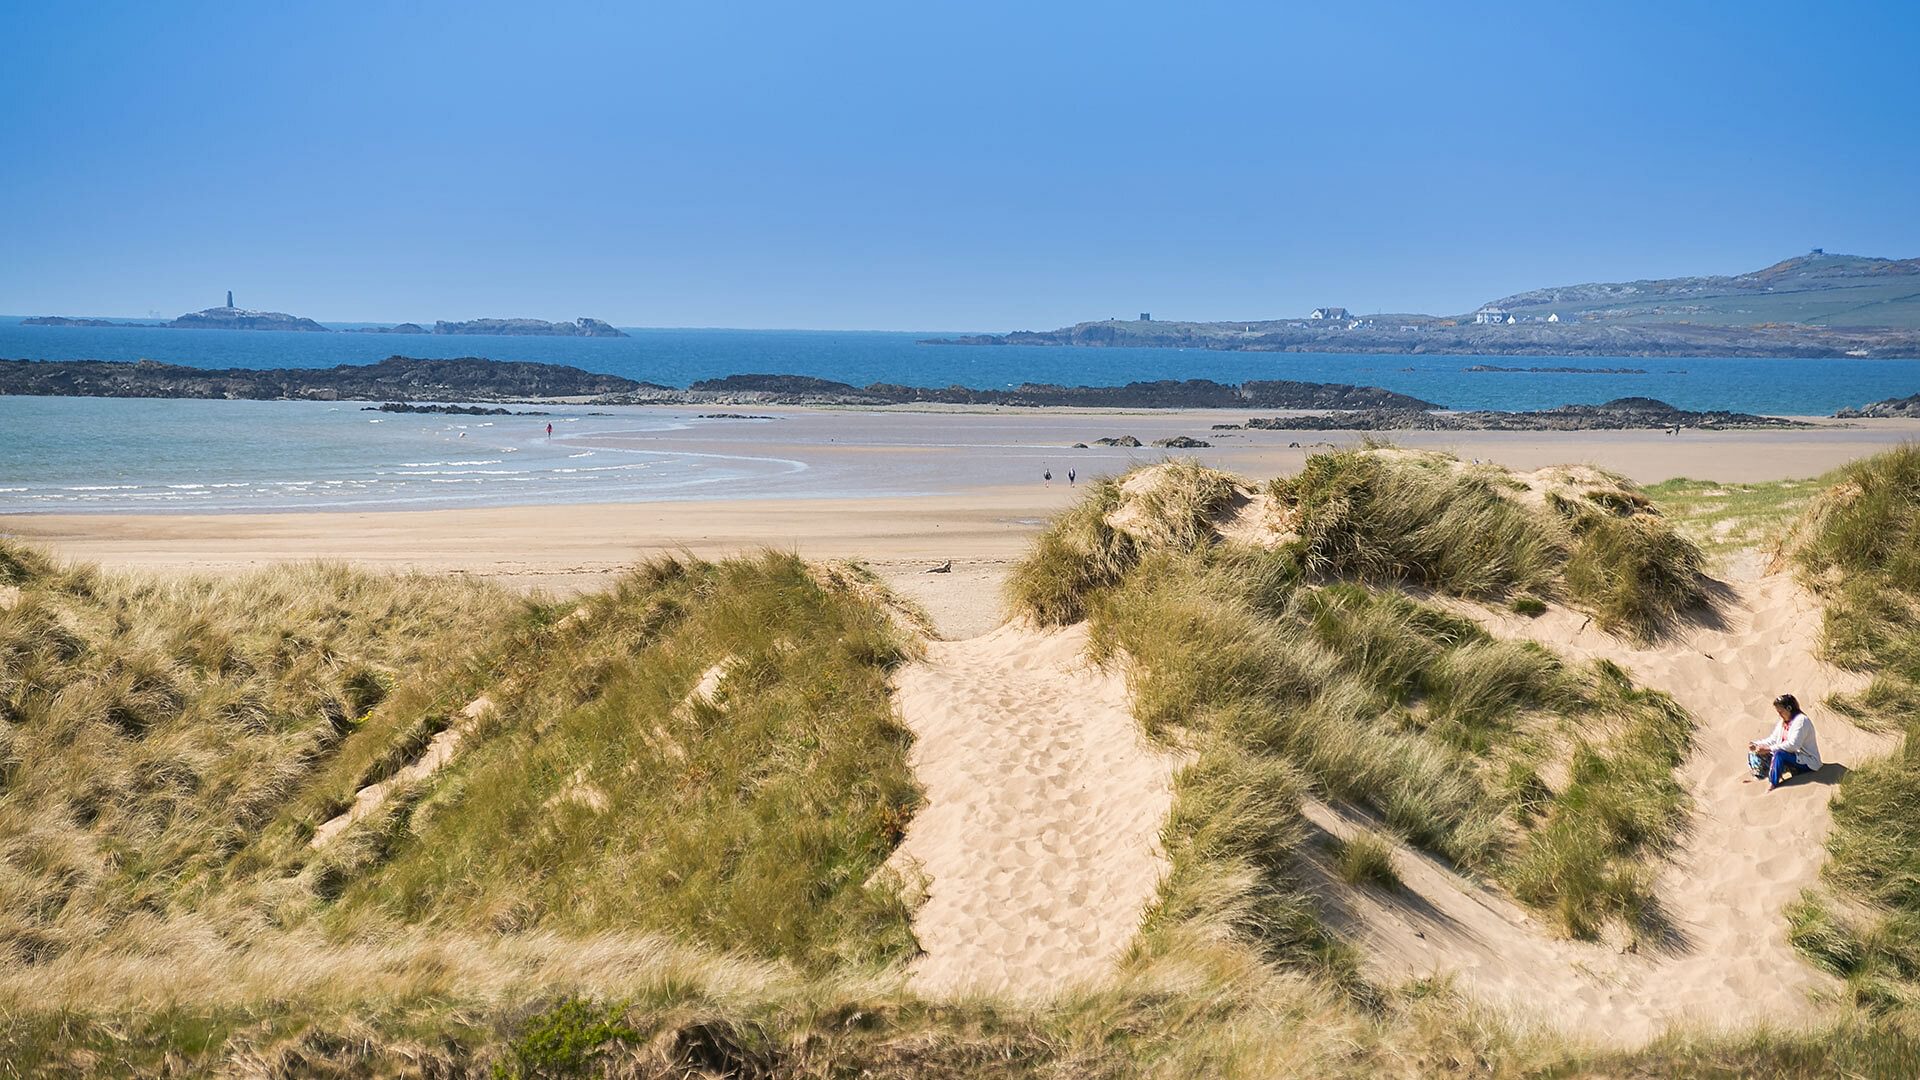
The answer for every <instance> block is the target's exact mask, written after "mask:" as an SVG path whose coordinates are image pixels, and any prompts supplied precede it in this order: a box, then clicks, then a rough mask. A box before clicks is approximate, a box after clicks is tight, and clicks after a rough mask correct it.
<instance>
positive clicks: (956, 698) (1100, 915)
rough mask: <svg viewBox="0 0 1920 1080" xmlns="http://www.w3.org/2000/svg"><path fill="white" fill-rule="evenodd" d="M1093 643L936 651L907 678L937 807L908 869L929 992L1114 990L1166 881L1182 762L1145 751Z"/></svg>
mask: <svg viewBox="0 0 1920 1080" xmlns="http://www.w3.org/2000/svg"><path fill="white" fill-rule="evenodd" d="M1085 645H1086V632H1085V630H1084V629H1083V628H1079V627H1075V628H1072V629H1068V630H1063V631H1056V632H1051V633H1041V632H1039V631H1036V630H1033V629H1031V628H1028V627H1026V626H1023V625H1020V624H1008V625H1006V626H1003V627H1001V628H1000V629H998V630H995V631H994V632H992V633H990V634H987V635H986V636H984V637H979V638H974V639H972V640H969V641H953V642H949V641H933V642H928V644H927V658H926V659H925V660H924V661H923V662H920V663H916V664H913V665H911V666H909V667H907V668H906V669H904V670H903V671H901V673H900V675H899V677H898V682H897V686H898V693H897V696H896V700H897V701H898V703H899V708H900V712H901V715H902V717H903V718H904V719H905V721H906V723H907V725H908V726H909V727H910V728H912V729H913V732H914V735H915V743H914V748H913V765H914V769H915V771H916V772H917V774H918V775H919V778H920V782H921V784H922V785H923V786H924V787H925V789H926V794H927V804H926V806H924V807H923V808H922V809H921V811H920V813H919V814H918V815H916V816H915V817H914V819H913V824H912V825H911V826H910V827H909V828H908V830H907V835H906V839H905V840H904V841H903V842H902V844H901V846H900V849H899V851H898V853H897V854H896V856H895V858H896V865H898V866H901V867H902V868H903V869H906V870H908V872H909V873H911V872H912V870H913V869H917V870H918V872H919V873H920V874H922V875H924V877H925V880H926V883H927V899H926V902H925V904H924V905H923V906H922V907H921V908H920V910H919V912H918V913H917V914H916V916H915V919H914V932H915V934H916V935H917V936H918V938H919V940H920V946H921V948H922V949H923V950H924V955H922V956H921V957H920V958H919V959H918V960H917V961H916V962H915V964H914V966H913V970H912V982H913V985H914V986H915V988H916V989H918V990H920V991H922V992H926V993H935V994H953V993H964V992H969V991H979V992H1001V993H1011V994H1015V995H1019V996H1038V995H1044V994H1046V993H1049V992H1052V991H1056V990H1059V989H1062V988H1064V987H1067V986H1070V985H1073V984H1075V983H1082V982H1087V981H1091V980H1094V979H1098V978H1099V977H1101V976H1102V975H1105V974H1107V973H1108V971H1109V970H1110V968H1111V965H1112V963H1113V961H1114V960H1115V959H1116V958H1117V957H1118V956H1119V955H1120V953H1121V952H1122V951H1123V950H1124V949H1125V948H1126V947H1127V945H1128V943H1129V942H1130V941H1131V940H1132V938H1133V936H1134V933H1135V932H1136V931H1137V930H1138V928H1139V924H1140V915H1141V912H1142V910H1143V909H1144V908H1145V907H1146V905H1147V903H1148V902H1149V901H1150V900H1151V899H1152V898H1153V894H1154V890H1155V888H1156V886H1157V885H1158V883H1159V881H1160V879H1161V877H1162V875H1164V874H1165V872H1166V867H1167V863H1166V858H1165V856H1164V854H1163V853H1162V852H1161V851H1160V846H1159V833H1160V828H1161V824H1162V822H1164V821H1165V819H1166V815H1167V811H1168V809H1169V808H1170V807H1171V806H1172V803H1173V774H1174V771H1175V769H1176V768H1177V767H1178V760H1177V758H1176V757H1174V756H1173V755H1167V754H1161V753H1159V752H1157V751H1155V750H1154V749H1152V748H1151V747H1149V746H1147V745H1146V744H1145V742H1144V740H1143V739H1142V737H1141V735H1140V732H1139V728H1138V725H1137V724H1136V723H1135V722H1134V720H1133V715H1132V712H1131V711H1130V709H1129V706H1128V699H1127V692H1126V684H1125V681H1124V680H1123V679H1122V678H1120V676H1118V675H1116V674H1112V673H1107V672H1102V671H1099V670H1097V669H1094V668H1092V667H1090V665H1088V664H1087V662H1086V660H1085V658H1084V657H1083V655H1082V653H1083V650H1084V648H1085Z"/></svg>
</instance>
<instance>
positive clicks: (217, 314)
mask: <svg viewBox="0 0 1920 1080" xmlns="http://www.w3.org/2000/svg"><path fill="white" fill-rule="evenodd" d="M21 325H22V326H130V327H143V328H146V329H156V328H157V329H173V330H292V331H297V332H301V333H318V334H325V333H330V332H331V329H330V328H329V327H325V326H322V325H320V324H319V323H317V322H314V321H313V320H312V319H308V318H303V317H301V316H299V315H289V314H287V313H286V312H284V311H248V310H246V309H244V308H238V307H235V306H234V304H233V293H232V291H231V290H229V291H228V293H227V302H226V303H225V304H224V305H222V306H220V307H210V308H207V309H205V310H204V311H192V312H188V313H187V314H185V315H182V316H180V317H179V318H177V319H171V320H169V321H166V322H157V323H143V322H116V321H114V320H112V319H82V318H73V317H71V316H66V315H36V316H34V317H33V318H30V319H22V320H21ZM351 332H353V333H361V334H499V335H503V336H507V337H602V338H616V337H626V336H627V334H626V332H625V331H623V330H620V329H618V328H617V327H614V326H612V325H610V324H608V323H606V322H603V321H601V320H599V319H588V318H584V317H583V318H579V319H575V320H574V321H572V322H546V321H544V320H541V319H469V320H467V321H465V322H446V321H440V322H436V323H434V324H433V327H432V328H431V329H428V328H427V327H425V326H422V325H420V324H419V323H410V322H408V323H400V324H399V325H397V326H367V327H358V328H356V329H355V330H353V331H351Z"/></svg>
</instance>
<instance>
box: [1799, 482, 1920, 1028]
mask: <svg viewBox="0 0 1920 1080" xmlns="http://www.w3.org/2000/svg"><path fill="white" fill-rule="evenodd" d="M1828 479H1829V481H1830V486H1829V487H1828V488H1827V489H1826V490H1825V491H1824V492H1823V493H1822V494H1821V495H1819V496H1818V497H1817V498H1816V499H1815V500H1814V503H1813V506H1812V508H1811V510H1810V511H1809V512H1808V515H1807V517H1806V520H1805V522H1804V523H1803V525H1802V526H1801V527H1800V528H1799V529H1798V530H1797V531H1796V534H1795V536H1794V537H1793V539H1792V541H1791V543H1792V545H1793V546H1792V554H1793V556H1794V558H1795V559H1796V560H1797V562H1798V563H1799V566H1800V569H1801V571H1802V573H1803V575H1804V576H1805V577H1806V578H1807V579H1808V580H1809V581H1810V582H1811V583H1812V584H1813V585H1814V586H1815V587H1816V588H1817V589H1819V590H1820V592H1821V594H1822V596H1823V598H1824V599H1825V601H1826V606H1827V610H1826V622H1825V627H1824V641H1825V646H1826V649H1827V653H1828V658H1829V659H1830V660H1832V661H1833V662H1834V663H1836V664H1839V665H1841V666H1843V667H1851V668H1855V669H1857V670H1863V671H1868V672H1871V673H1872V674H1873V681H1872V682H1871V683H1870V684H1869V685H1868V687H1867V689H1866V690H1865V691H1864V692H1863V693H1861V694H1859V695H1857V696H1855V697H1854V698H1851V699H1847V700H1844V701H1838V702H1834V703H1833V704H1835V705H1837V706H1839V707H1842V708H1845V709H1846V710H1847V711H1848V712H1849V713H1850V714H1852V715H1854V716H1856V717H1858V718H1860V719H1861V720H1862V721H1864V722H1876V723H1878V724H1880V725H1883V726H1885V727H1887V728H1890V729H1892V730H1894V731H1896V732H1899V733H1901V734H1903V735H1904V736H1905V738H1904V739H1903V740H1902V741H1901V743H1900V747H1899V749H1898V750H1897V751H1895V752H1894V753H1893V754H1891V755H1889V756H1887V757H1886V758H1883V759H1880V760H1877V761H1871V762H1867V763H1864V764H1862V765H1860V766H1859V767H1857V768H1855V769H1853V770H1852V771H1851V772H1850V773H1849V774H1848V775H1847V777H1846V779H1845V780H1844V781H1843V782H1842V783H1841V786H1840V794H1839V797H1838V798H1836V799H1835V801H1834V804H1833V832H1832V834H1831V835H1830V836H1829V838H1828V843H1827V846H1828V850H1829V853H1830V856H1831V858H1830V861H1829V862H1828V864H1827V868H1826V878H1827V881H1828V883H1829V885H1830V888H1828V889H1824V890H1820V891H1818V892H1814V893H1809V894H1808V895H1807V896H1806V897H1805V898H1804V899H1803V901H1802V903H1801V904H1800V905H1799V906H1798V907H1797V909H1796V910H1795V911H1794V912H1793V913H1792V917H1793V921H1794V941H1795V943H1796V944H1798V945H1800V946H1801V947H1802V948H1803V949H1805V950H1806V951H1807V952H1808V953H1809V955H1811V956H1812V957H1813V958H1814V959H1815V960H1816V961H1818V962H1820V963H1821V964H1823V965H1824V966H1826V967H1827V968H1829V969H1830V970H1832V971H1833V972H1835V973H1836V974H1838V975H1841V976H1843V977H1845V978H1846V979H1847V980H1848V985H1849V987H1850V988H1851V989H1852V991H1853V993H1854V996H1855V997H1856V999H1857V1000H1859V1001H1861V1002H1862V1003H1863V1004H1866V1005H1868V1006H1869V1007H1872V1008H1875V1009H1878V1010H1885V1011H1892V1012H1895V1013H1897V1014H1900V1015H1902V1016H1905V1015H1906V1014H1907V1013H1908V1012H1909V1011H1910V1010H1912V1009H1914V1008H1915V1007H1920V742H1917V741H1916V740H1915V738H1914V735H1915V733H1916V731H1920V726H1917V725H1920V447H1915V446H1906V447H1902V448H1900V449H1897V450H1892V451H1888V452H1887V453H1884V454H1879V455H1876V456H1874V457H1871V458H1868V459H1866V460H1863V461H1859V462H1855V463H1854V464H1852V465H1850V466H1848V467H1846V468H1844V469H1842V470H1840V471H1839V473H1838V474H1837V475H1836V476H1834V477H1830V478H1828Z"/></svg>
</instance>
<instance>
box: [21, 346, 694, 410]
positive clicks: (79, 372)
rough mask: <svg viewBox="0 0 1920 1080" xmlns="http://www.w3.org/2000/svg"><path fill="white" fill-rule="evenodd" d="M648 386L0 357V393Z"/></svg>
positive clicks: (465, 392) (318, 394)
mask: <svg viewBox="0 0 1920 1080" xmlns="http://www.w3.org/2000/svg"><path fill="white" fill-rule="evenodd" d="M648 385H649V384H646V383H637V382H634V381H633V380H632V379H623V378H621V377H619V376H617V375H600V374H596V373H595V372H591V371H583V370H581V369H580V368H576V367H568V366H565V365H562V364H532V363H518V362H509V361H502V360H482V359H479V358H477V357H463V358H461V359H457V360H414V359H409V358H407V357H404V356H394V357H389V358H387V359H385V360H382V361H380V362H379V363H377V364H341V365H339V366H337V367H331V368H276V369H266V370H252V369H248V368H225V369H217V370H216V369H209V368H193V367H182V366H180V365H178V364H161V363H156V362H154V361H152V360H141V361H139V362H137V363H122V362H118V361H106V360H0V394H36V395H65V396H70V397H151V398H239V399H249V400H268V401H272V400H286V399H293V400H299V399H306V400H316V401H341V400H350V401H392V402H406V401H440V402H446V401H524V400H527V399H530V398H558V397H591V396H597V395H603V394H616V393H630V392H633V391H638V390H643V389H645V388H646V387H647V386H648ZM655 389H665V388H664V387H656V388H655Z"/></svg>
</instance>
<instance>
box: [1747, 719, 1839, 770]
mask: <svg viewBox="0 0 1920 1080" xmlns="http://www.w3.org/2000/svg"><path fill="white" fill-rule="evenodd" d="M1758 745H1759V747H1760V748H1761V749H1762V750H1790V751H1792V752H1793V753H1794V754H1795V755H1796V756H1797V757H1799V759H1800V764H1801V765H1802V766H1803V767H1804V768H1806V770H1807V771H1808V772H1818V771H1819V770H1820V766H1821V765H1822V764H1823V763H1822V762H1821V760H1820V740H1819V739H1817V738H1815V736H1814V734H1813V721H1812V720H1809V719H1807V714H1806V713H1794V714H1793V719H1792V720H1791V721H1787V720H1782V721H1780V722H1779V723H1777V724H1775V725H1773V734H1771V735H1768V736H1767V737H1766V738H1764V739H1761V740H1760V742H1759V744H1758Z"/></svg>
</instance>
